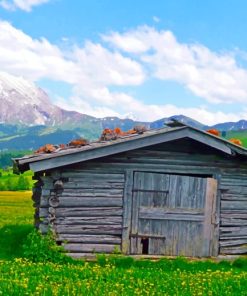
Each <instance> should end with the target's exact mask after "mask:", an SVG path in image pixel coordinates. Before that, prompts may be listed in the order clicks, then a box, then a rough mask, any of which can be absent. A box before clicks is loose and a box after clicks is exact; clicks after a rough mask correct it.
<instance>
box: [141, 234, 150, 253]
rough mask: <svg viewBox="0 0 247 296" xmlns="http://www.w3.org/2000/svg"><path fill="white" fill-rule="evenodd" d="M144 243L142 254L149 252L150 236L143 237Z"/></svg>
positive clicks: (142, 241) (142, 242)
mask: <svg viewBox="0 0 247 296" xmlns="http://www.w3.org/2000/svg"><path fill="white" fill-rule="evenodd" d="M141 244H142V254H144V255H145V254H148V245H149V239H148V238H142V239H141Z"/></svg>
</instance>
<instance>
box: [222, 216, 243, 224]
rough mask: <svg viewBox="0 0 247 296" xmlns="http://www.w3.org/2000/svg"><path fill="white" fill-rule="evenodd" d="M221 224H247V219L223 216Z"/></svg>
mask: <svg viewBox="0 0 247 296" xmlns="http://www.w3.org/2000/svg"><path fill="white" fill-rule="evenodd" d="M220 222H221V226H244V225H246V226H247V219H246V218H245V219H236V218H232V217H228V218H221V221H220Z"/></svg>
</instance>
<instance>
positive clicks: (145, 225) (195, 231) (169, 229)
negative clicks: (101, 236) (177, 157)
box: [131, 172, 217, 257]
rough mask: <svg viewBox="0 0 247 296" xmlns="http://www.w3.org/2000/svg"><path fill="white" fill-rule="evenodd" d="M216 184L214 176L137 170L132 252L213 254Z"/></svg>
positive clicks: (134, 191)
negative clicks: (204, 176)
mask: <svg viewBox="0 0 247 296" xmlns="http://www.w3.org/2000/svg"><path fill="white" fill-rule="evenodd" d="M216 184H217V182H216V181H215V180H214V179H212V178H202V177H192V176H182V175H171V174H160V173H147V172H136V173H135V174H134V189H133V201H132V203H133V207H132V213H133V214H132V227H131V253H132V254H143V253H144V254H163V255H167V256H174V255H184V256H200V257H202V256H204V257H205V256H212V254H213V253H214V250H213V249H212V241H213V233H214V224H212V217H213V215H214V214H215V213H214V209H213V204H215V203H214V200H215V196H216Z"/></svg>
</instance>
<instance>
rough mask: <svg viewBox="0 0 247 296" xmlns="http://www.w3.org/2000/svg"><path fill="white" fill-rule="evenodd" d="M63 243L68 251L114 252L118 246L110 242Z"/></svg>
mask: <svg viewBox="0 0 247 296" xmlns="http://www.w3.org/2000/svg"><path fill="white" fill-rule="evenodd" d="M62 245H63V247H64V249H65V250H66V251H69V252H79V253H112V252H113V251H114V249H115V248H116V245H110V244H81V243H67V244H62Z"/></svg>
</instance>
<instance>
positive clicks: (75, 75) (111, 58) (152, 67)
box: [0, 2, 247, 125]
mask: <svg viewBox="0 0 247 296" xmlns="http://www.w3.org/2000/svg"><path fill="white" fill-rule="evenodd" d="M30 3H31V2H30ZM102 39H103V41H102V42H101V43H100V42H98V43H94V42H92V41H90V40H88V41H86V42H85V43H84V44H83V45H82V46H78V45H74V46H71V47H70V48H69V47H66V51H65V50H63V49H61V48H60V47H59V46H57V45H55V44H52V43H51V42H49V41H48V40H47V39H45V38H39V39H33V38H31V37H30V36H28V35H27V34H25V33H24V32H22V31H21V30H18V29H16V28H15V27H13V26H12V25H11V24H10V23H8V22H5V21H0V67H1V70H2V71H6V72H8V73H10V74H13V75H20V76H23V77H24V78H26V79H29V80H32V81H38V80H40V79H42V78H45V79H48V80H49V79H50V80H55V81H61V82H66V83H69V84H70V85H71V87H72V93H73V95H72V96H71V97H70V98H69V99H66V100H65V99H64V98H58V97H56V104H57V105H59V106H60V107H63V108H66V109H69V110H76V111H80V112H82V113H86V114H89V115H93V116H96V117H104V116H118V117H122V118H123V117H125V116H126V115H127V114H128V116H129V115H130V114H131V116H134V117H135V118H136V119H138V120H147V121H153V120H156V119H159V118H162V117H168V116H171V115H174V114H184V115H187V116H190V117H192V118H194V119H196V120H199V121H202V122H203V123H205V124H209V125H211V124H214V123H217V122H222V121H230V120H231V121H236V120H238V119H239V118H241V117H246V116H247V112H245V111H243V112H242V113H239V114H236V113H223V112H220V111H213V112H212V111H210V110H209V109H207V108H206V107H194V108H180V107H178V106H175V105H172V104H165V103H164V104H160V105H157V104H155V102H152V101H151V100H152V98H150V102H149V103H144V102H142V101H140V100H137V99H136V98H135V97H134V95H131V94H129V93H127V92H126V91H125V88H124V87H125V86H133V87H136V88H137V87H141V86H142V84H143V83H144V82H145V81H146V80H148V79H150V78H156V79H160V80H174V81H176V82H178V83H180V84H182V85H184V86H185V87H186V88H188V89H189V90H190V91H191V92H192V93H193V94H195V95H197V96H200V97H202V98H203V99H205V100H207V101H208V102H210V103H214V104H215V103H220V102H224V103H227V102H228V103H232V102H240V103H243V106H244V104H246V103H247V84H246V83H245V81H247V71H246V70H245V69H243V68H240V67H239V66H238V65H237V63H236V61H235V59H234V56H233V55H231V54H226V53H225V54H221V53H215V52H212V51H210V50H209V49H208V48H206V47H205V46H203V45H200V44H183V43H179V42H178V41H177V40H176V38H175V36H174V35H173V33H172V32H170V31H157V30H155V29H153V28H150V27H141V28H137V29H135V30H132V31H128V32H125V33H122V34H120V33H118V32H112V33H110V34H108V35H104V36H102ZM112 87H114V88H112ZM112 89H114V91H113V90H112Z"/></svg>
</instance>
